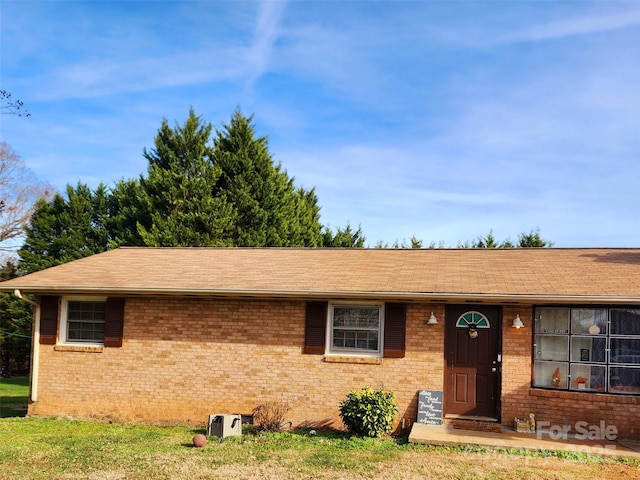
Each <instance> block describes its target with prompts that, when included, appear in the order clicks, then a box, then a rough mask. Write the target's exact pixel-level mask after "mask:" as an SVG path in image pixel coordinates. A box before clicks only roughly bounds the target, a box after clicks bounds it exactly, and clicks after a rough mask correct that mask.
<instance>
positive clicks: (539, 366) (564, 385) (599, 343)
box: [533, 307, 640, 395]
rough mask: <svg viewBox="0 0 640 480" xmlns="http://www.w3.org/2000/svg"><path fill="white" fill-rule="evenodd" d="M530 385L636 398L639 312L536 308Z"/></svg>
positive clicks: (639, 362)
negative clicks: (532, 376)
mask: <svg viewBox="0 0 640 480" xmlns="http://www.w3.org/2000/svg"><path fill="white" fill-rule="evenodd" d="M533 385H534V386H538V387H549V388H557V389H564V390H585V391H592V392H610V393H626V394H637V395H640V309H625V308H611V309H607V308H582V307H580V308H566V307H543V308H537V309H536V311H535V336H534V380H533Z"/></svg>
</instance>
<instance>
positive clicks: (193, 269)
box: [0, 247, 640, 303]
mask: <svg viewBox="0 0 640 480" xmlns="http://www.w3.org/2000/svg"><path fill="white" fill-rule="evenodd" d="M14 289H20V290H21V291H22V292H23V293H61V294H64V293H103V294H111V295H115V294H118V295H125V294H176V295H177V294H190V295H250V296H265V297H268V296H273V297H275V296H288V297H296V296H298V297H309V296H312V297H336V296H341V297H344V298H349V297H354V298H355V297H377V298H406V299H432V300H433V299H446V298H450V297H453V298H469V299H476V300H477V299H483V298H486V299H495V300H500V301H507V300H509V299H511V300H513V301H518V300H526V299H529V298H531V299H538V300H542V299H546V300H548V301H551V300H554V299H556V300H558V301H570V300H572V299H573V298H574V297H576V298H578V299H580V298H583V299H584V300H587V301H591V302H595V301H599V300H601V301H603V302H604V301H616V302H631V303H633V302H640V249H556V248H533V249H520V248H518V249H411V250H402V249H303V248H299V249H296V248H129V247H124V248H118V249H116V250H112V251H109V252H105V253H101V254H98V255H94V256H91V257H87V258H83V259H80V260H76V261H74V262H70V263H67V264H64V265H59V266H57V267H53V268H50V269H47V270H43V271H41V272H36V273H33V274H30V275H26V276H24V277H20V278H16V279H13V280H9V281H6V282H2V283H0V291H13V290H14Z"/></svg>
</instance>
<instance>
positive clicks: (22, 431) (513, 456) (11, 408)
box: [0, 378, 640, 480]
mask: <svg viewBox="0 0 640 480" xmlns="http://www.w3.org/2000/svg"><path fill="white" fill-rule="evenodd" d="M27 392H28V382H27V380H26V379H23V378H22V379H21V378H3V379H2V380H0V417H5V418H0V479H2V480H4V479H7V480H8V479H11V480H20V479H25V480H26V479H29V480H32V479H34V480H36V479H43V480H44V479H47V480H49V479H94V480H102V479H104V480H114V479H144V480H153V479H184V478H200V479H214V478H234V479H254V478H260V479H267V480H269V479H274V480H275V479H300V478H309V479H311V478H312V479H327V480H328V479H336V478H339V479H345V480H346V479H361V478H368V479H383V480H385V479H389V480H391V479H393V480H399V479H414V478H438V479H445V480H446V479H522V478H526V479H560V480H562V479H567V480H575V479H576V478H601V479H608V478H610V479H636V478H638V472H639V470H640V462H639V461H637V460H625V459H622V460H620V459H618V460H616V459H612V458H599V457H588V456H586V455H584V454H580V453H566V452H565V453H563V452H537V453H531V452H525V451H508V452H507V451H499V450H491V449H486V448H476V447H455V448H453V447H449V448H444V447H432V446H424V445H412V444H408V443H407V442H406V438H400V439H391V438H387V439H382V440H378V439H361V438H356V437H353V438H350V437H348V436H347V435H346V434H345V433H343V432H336V431H318V433H317V435H310V434H309V429H299V430H296V431H293V432H286V433H272V434H258V435H252V434H249V433H245V434H244V435H243V436H242V437H229V438H227V439H226V440H225V441H224V442H222V443H221V442H219V441H217V439H216V438H215V437H211V438H209V441H208V443H207V445H206V446H205V447H204V448H195V447H193V444H192V438H193V436H194V435H195V434H196V433H204V430H202V429H193V428H190V427H187V426H175V427H158V426H149V425H118V424H104V423H93V422H83V421H77V420H70V419H54V418H41V419H38V418H24V413H25V408H26V403H27ZM6 417H12V418H6Z"/></svg>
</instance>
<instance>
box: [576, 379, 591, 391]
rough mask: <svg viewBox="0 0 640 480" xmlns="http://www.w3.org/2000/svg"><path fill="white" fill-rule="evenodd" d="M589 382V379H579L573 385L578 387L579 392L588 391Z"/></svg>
mask: <svg viewBox="0 0 640 480" xmlns="http://www.w3.org/2000/svg"><path fill="white" fill-rule="evenodd" d="M588 381H589V379H588V378H587V377H578V378H576V379H575V380H574V381H573V384H574V385H575V386H576V387H578V390H586V388H587V382H588Z"/></svg>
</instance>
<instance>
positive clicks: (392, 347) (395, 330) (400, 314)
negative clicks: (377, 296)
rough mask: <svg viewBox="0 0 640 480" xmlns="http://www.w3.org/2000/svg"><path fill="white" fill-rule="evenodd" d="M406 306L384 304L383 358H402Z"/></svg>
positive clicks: (402, 304) (401, 304)
mask: <svg viewBox="0 0 640 480" xmlns="http://www.w3.org/2000/svg"><path fill="white" fill-rule="evenodd" d="M406 323H407V322H406V306H405V304H404V303H387V304H385V313H384V356H385V357H387V358H404V348H405V345H404V343H405V331H406Z"/></svg>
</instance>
